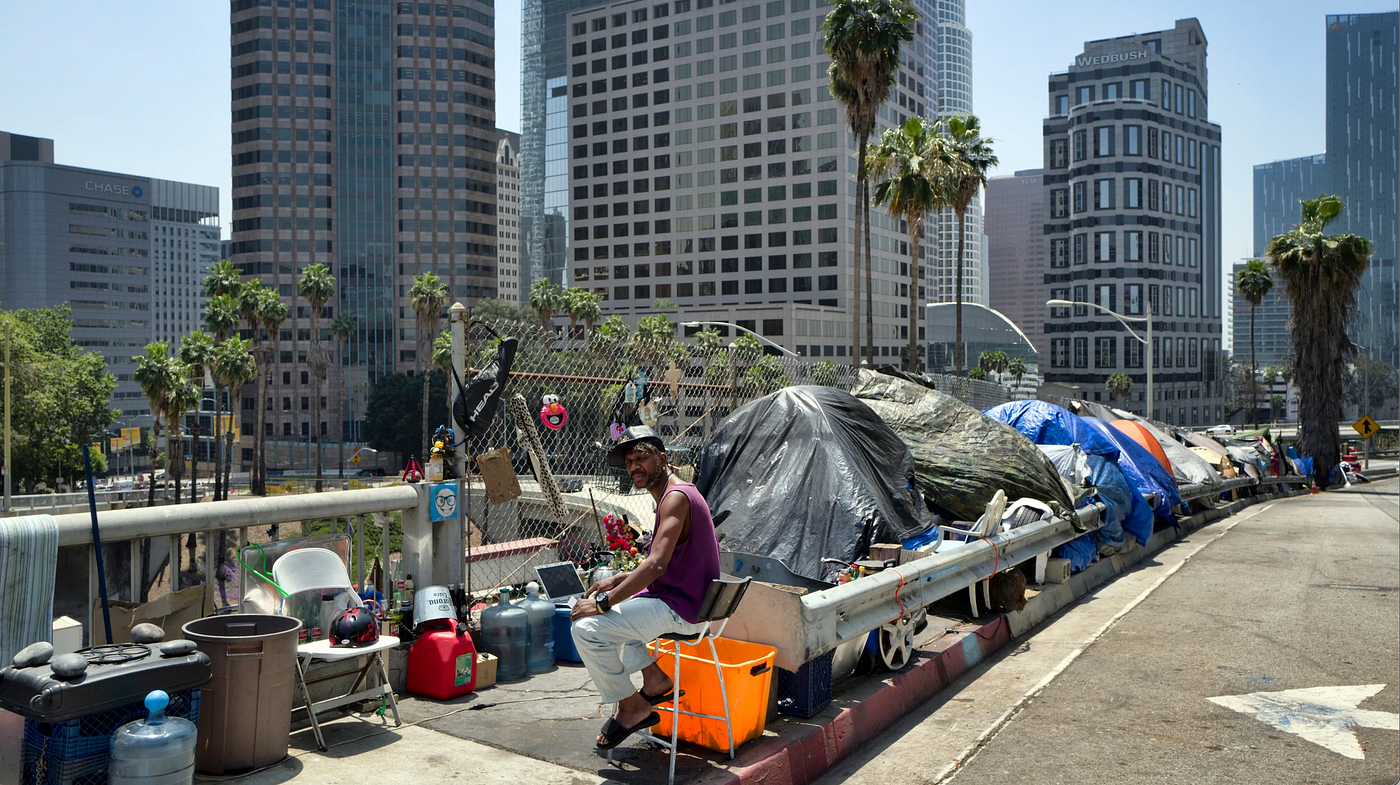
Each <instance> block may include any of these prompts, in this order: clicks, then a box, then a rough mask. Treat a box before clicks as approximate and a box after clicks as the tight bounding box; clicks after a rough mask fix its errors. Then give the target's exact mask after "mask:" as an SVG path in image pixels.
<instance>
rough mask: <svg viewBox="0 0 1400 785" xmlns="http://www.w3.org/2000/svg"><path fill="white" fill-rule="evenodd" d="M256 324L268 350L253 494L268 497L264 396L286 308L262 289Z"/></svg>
mask: <svg viewBox="0 0 1400 785" xmlns="http://www.w3.org/2000/svg"><path fill="white" fill-rule="evenodd" d="M257 315H258V324H259V325H260V326H261V327H262V329H263V330H264V331H266V332H267V346H265V347H263V361H262V362H263V373H262V374H261V377H262V378H261V383H260V385H259V386H260V387H261V390H259V392H258V425H257V433H256V434H254V438H253V445H254V446H253V450H254V452H253V474H254V475H255V476H254V483H253V493H256V494H258V495H259V496H262V495H264V494H266V493H267V456H266V455H265V454H264V452H265V448H266V445H267V434H266V427H267V394H268V392H269V391H270V390H271V386H272V373H271V372H270V371H269V370H268V369H269V368H271V367H272V360H273V359H274V357H275V356H276V351H277V339H278V330H279V329H280V328H281V327H282V322H284V321H286V320H287V304H286V303H284V302H282V300H281V298H280V297H278V296H277V292H276V291H274V290H272V289H264V290H263V291H262V293H261V295H260V296H259V297H258V307H257Z"/></svg>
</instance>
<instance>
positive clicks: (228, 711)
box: [184, 613, 302, 776]
mask: <svg viewBox="0 0 1400 785" xmlns="http://www.w3.org/2000/svg"><path fill="white" fill-rule="evenodd" d="M301 626H302V625H301V620H299V619H295V618H292V617H291V616H278V615H272V614H260V613H243V614H234V615H230V616H210V617H209V618H207V619H198V620H196V621H192V622H190V623H189V624H186V625H185V627H184V633H185V637H186V638H188V639H190V640H192V641H194V642H195V644H196V645H198V647H199V650H200V651H202V652H204V653H205V654H207V655H209V665H210V670H211V671H212V672H213V676H214V678H213V679H212V680H211V681H210V682H209V683H208V684H206V685H205V686H204V687H203V688H202V689H201V693H200V718H199V740H198V743H197V744H196V746H195V771H197V772H199V773H200V774H211V775H214V776H221V775H225V774H237V773H239V772H246V771H252V770H254V769H261V768H263V767H264V766H271V765H272V764H274V763H277V762H278V761H281V760H282V759H283V758H285V757H287V745H288V737H289V736H290V734H291V729H292V696H293V693H294V692H295V689H296V668H297V663H296V660H297V633H298V632H299V631H300V630H301Z"/></svg>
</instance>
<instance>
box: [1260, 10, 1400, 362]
mask: <svg viewBox="0 0 1400 785" xmlns="http://www.w3.org/2000/svg"><path fill="white" fill-rule="evenodd" d="M1398 30H1400V12H1396V11H1391V12H1390V13H1384V14H1342V15H1337V16H1328V17H1327V191H1328V193H1332V194H1336V195H1337V196H1340V197H1341V198H1342V200H1343V201H1345V202H1346V209H1345V210H1344V211H1343V212H1342V215H1341V217H1339V218H1338V219H1337V220H1336V221H1334V222H1333V223H1332V225H1331V226H1329V227H1328V230H1329V231H1331V232H1350V233H1352V234H1359V235H1362V236H1364V237H1367V238H1369V239H1370V240H1371V242H1372V243H1374V245H1375V250H1374V252H1373V254H1372V256H1371V263H1370V265H1369V266H1368V267H1367V269H1366V272H1365V273H1364V274H1363V276H1362V279H1361V287H1360V291H1359V292H1358V295H1357V305H1358V307H1359V308H1360V311H1361V316H1360V318H1359V319H1358V320H1357V323H1356V328H1355V330H1354V332H1353V336H1352V337H1353V340H1355V341H1356V342H1358V343H1360V344H1362V345H1363V346H1366V347H1367V350H1369V352H1370V354H1371V356H1372V357H1373V358H1375V359H1378V360H1384V361H1385V362H1387V363H1390V364H1391V365H1392V366H1400V332H1398V331H1400V288H1397V287H1400V275H1397V273H1400V267H1397V261H1396V258H1397V253H1398V252H1400V251H1397V247H1400V238H1397V231H1400V230H1397V222H1400V202H1397V201H1396V195H1395V190H1396V187H1397V183H1400V164H1397V160H1396V137H1397V134H1400V126H1398V125H1397V117H1396V102H1397V100H1400V86H1398V85H1397V76H1396V70H1397V52H1400V45H1397V44H1398V43H1400V42H1398V41H1397V38H1398V37H1400V32H1397V31H1398ZM1256 250H1257V249H1256Z"/></svg>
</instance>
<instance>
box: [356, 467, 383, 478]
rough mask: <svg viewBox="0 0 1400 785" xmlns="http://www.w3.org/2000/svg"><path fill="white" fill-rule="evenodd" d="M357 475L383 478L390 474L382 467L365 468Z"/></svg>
mask: <svg viewBox="0 0 1400 785" xmlns="http://www.w3.org/2000/svg"><path fill="white" fill-rule="evenodd" d="M357 474H358V475H359V476H361V477H383V476H384V475H386V474H388V472H386V471H384V469H383V468H382V467H379V466H374V467H365V468H363V469H361V470H360V471H358V472H357Z"/></svg>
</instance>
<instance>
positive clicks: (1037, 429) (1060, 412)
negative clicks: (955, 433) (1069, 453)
mask: <svg viewBox="0 0 1400 785" xmlns="http://www.w3.org/2000/svg"><path fill="white" fill-rule="evenodd" d="M983 414H985V415H987V416H988V417H991V418H992V419H993V420H1000V421H1002V422H1004V423H1006V424H1007V425H1010V426H1011V427H1012V428H1015V429H1016V430H1018V431H1020V432H1021V433H1022V434H1024V435H1025V437H1026V438H1027V439H1030V440H1031V441H1033V442H1035V443H1036V444H1062V445H1071V444H1078V445H1079V448H1080V449H1081V450H1083V451H1084V452H1086V453H1088V454H1089V455H1102V456H1104V457H1105V458H1108V459H1109V460H1112V461H1116V460H1118V448H1117V447H1115V446H1114V444H1113V442H1111V441H1109V440H1108V439H1105V438H1104V437H1102V436H1100V435H1099V433H1098V431H1095V430H1094V429H1093V428H1090V427H1089V426H1088V425H1086V424H1085V423H1084V420H1083V419H1082V418H1081V417H1079V415H1077V414H1074V413H1073V412H1071V411H1069V410H1068V409H1063V408H1061V407H1059V406H1056V405H1055V404H1053V403H1046V402H1045V401H1012V402H1011V403H1003V404H1002V405H1000V406H995V407H993V408H991V409H988V410H987V411H985V412H983Z"/></svg>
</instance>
